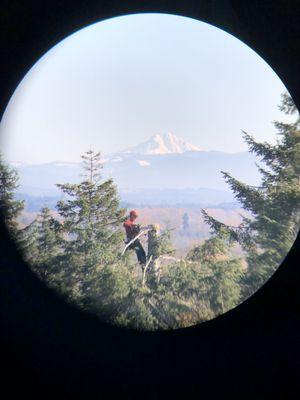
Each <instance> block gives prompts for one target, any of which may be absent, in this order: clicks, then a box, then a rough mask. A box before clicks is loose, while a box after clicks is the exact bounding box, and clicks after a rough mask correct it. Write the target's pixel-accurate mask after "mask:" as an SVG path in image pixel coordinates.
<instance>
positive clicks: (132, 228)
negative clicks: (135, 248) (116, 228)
mask: <svg viewBox="0 0 300 400" xmlns="http://www.w3.org/2000/svg"><path fill="white" fill-rule="evenodd" d="M123 226H124V228H125V231H126V236H127V239H129V240H131V239H133V238H134V237H135V236H136V235H137V231H136V227H137V225H136V224H135V223H134V221H131V220H130V219H127V220H126V221H125V222H124V224H123Z"/></svg>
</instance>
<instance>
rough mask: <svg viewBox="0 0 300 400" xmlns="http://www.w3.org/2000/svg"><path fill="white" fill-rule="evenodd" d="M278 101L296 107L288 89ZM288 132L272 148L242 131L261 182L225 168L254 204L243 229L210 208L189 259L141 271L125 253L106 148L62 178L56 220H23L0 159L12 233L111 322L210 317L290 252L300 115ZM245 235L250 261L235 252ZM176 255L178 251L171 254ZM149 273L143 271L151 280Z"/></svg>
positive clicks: (74, 297) (162, 323)
mask: <svg viewBox="0 0 300 400" xmlns="http://www.w3.org/2000/svg"><path fill="white" fill-rule="evenodd" d="M281 109H282V110H283V111H284V112H286V113H294V112H296V108H295V106H294V104H293V102H292V100H291V98H290V97H289V96H288V95H283V102H282V105H281ZM275 124H276V127H277V129H278V133H279V134H280V135H281V140H280V141H278V143H277V144H276V145H274V146H271V145H270V144H268V143H257V142H255V141H254V139H253V138H252V137H251V136H249V135H247V134H246V133H244V135H245V140H246V142H247V143H248V145H249V149H250V151H252V152H254V153H255V154H256V155H257V156H259V157H260V158H261V159H262V161H263V162H264V163H265V164H266V168H265V169H263V168H262V167H259V169H260V172H261V174H262V184H261V186H260V187H258V188H253V187H250V186H248V185H246V184H244V183H241V182H239V181H237V180H235V179H234V178H233V177H231V176H230V175H228V174H226V173H224V175H225V179H226V180H227V181H228V183H229V185H230V187H231V189H232V190H233V192H234V194H235V197H236V198H237V199H238V200H239V201H240V202H241V203H242V204H243V206H244V208H245V209H246V210H248V211H250V212H251V214H252V216H253V217H252V218H251V219H248V218H245V217H244V218H243V221H242V223H241V225H240V226H238V227H235V228H234V227H230V226H227V225H224V224H222V223H220V222H218V221H216V220H215V219H214V218H212V217H210V216H209V215H208V214H207V213H206V212H205V211H204V210H203V214H204V217H205V219H206V221H207V222H208V223H209V225H210V226H211V228H212V236H211V237H210V238H209V239H207V240H206V241H204V243H202V244H201V245H200V244H199V245H198V246H196V247H194V248H193V249H192V250H191V251H190V252H189V253H188V254H187V255H186V257H185V259H183V260H176V259H174V258H173V261H171V262H169V263H168V264H165V265H163V264H162V266H161V270H160V274H159V279H157V276H156V275H155V274H153V271H151V270H150V271H149V272H147V276H146V277H145V276H142V273H141V269H140V266H139V265H137V263H136V262H135V259H134V258H133V257H131V255H130V252H125V254H124V255H122V250H123V248H124V232H123V229H122V222H123V221H124V219H125V217H126V209H124V208H122V207H121V206H120V199H119V197H118V194H117V188H116V186H115V185H114V183H113V181H112V180H111V179H109V180H106V181H103V180H102V179H101V168H102V163H101V162H100V161H101V159H100V153H94V152H93V151H92V150H90V151H88V152H86V153H85V154H84V155H83V156H82V158H83V167H84V171H85V173H84V174H83V179H82V181H81V182H80V183H79V184H68V183H66V184H58V185H57V186H58V187H59V188H60V190H61V191H62V194H63V195H64V199H62V200H60V201H58V202H57V204H56V209H57V211H58V214H59V218H57V219H56V218H54V217H53V215H52V213H51V211H50V210H49V208H47V207H43V208H42V209H41V210H40V212H39V214H38V216H37V218H36V219H35V220H34V221H33V222H32V223H31V224H29V225H28V226H27V227H26V228H24V229H20V228H18V225H17V222H16V221H17V218H18V216H19V215H20V213H21V212H22V210H23V208H24V202H23V201H20V200H15V196H14V192H15V190H16V188H17V186H18V176H17V173H16V171H15V170H13V169H11V168H9V167H8V166H6V165H5V163H4V162H3V161H1V162H0V182H1V192H0V195H1V202H0V207H1V211H2V215H3V216H4V218H5V221H6V224H7V226H8V228H9V231H10V233H11V235H12V236H13V237H14V239H15V241H16V243H17V245H18V246H19V248H20V249H21V251H22V253H23V254H24V258H25V260H26V261H27V262H28V264H29V265H30V267H31V268H32V270H33V271H35V272H36V273H37V274H38V276H39V277H40V278H41V279H42V280H43V281H45V282H46V283H47V284H48V285H49V286H51V287H53V288H55V289H56V290H58V291H59V292H60V293H61V294H63V296H64V297H65V299H66V300H67V301H71V302H74V303H75V304H77V305H78V306H79V307H80V308H82V309H84V310H86V311H88V312H93V313H95V314H97V315H98V316H99V317H100V318H102V319H104V320H106V321H107V322H110V323H113V324H117V325H121V326H126V327H130V328H136V329H149V330H154V329H170V328H179V327H185V326H190V325H193V324H196V323H199V322H202V321H205V320H207V319H211V318H213V317H215V316H217V315H219V314H221V313H223V312H225V311H227V310H229V309H231V308H233V307H234V306H236V305H237V304H238V303H240V302H241V301H242V300H243V299H244V298H246V297H247V296H249V295H250V294H251V293H253V291H255V290H256V289H257V288H258V287H259V286H260V285H261V284H262V283H263V282H264V281H265V280H266V279H267V278H268V277H269V276H270V275H271V274H272V272H273V271H274V269H275V268H276V267H277V266H278V264H279V263H280V262H281V260H282V259H283V257H284V256H285V255H286V253H287V252H288V250H289V248H290V246H291V244H292V242H293V240H294V238H295V236H296V233H297V230H298V227H299V200H300V189H299V183H300V162H299V161H300V147H299V146H300V140H299V139H300V132H299V117H297V120H296V121H295V122H294V123H292V124H283V123H278V122H277V123H275ZM237 242H238V243H239V244H240V245H241V246H242V248H243V250H244V251H245V254H246V257H247V268H245V267H244V266H243V263H242V260H241V259H240V258H238V257H236V256H233V255H232V253H231V248H232V246H234V245H235V244H236V243H237ZM171 253H172V243H171V242H170V235H169V233H168V232H165V233H164V234H163V235H161V236H160V237H159V239H158V246H157V251H156V255H155V257H157V259H159V258H160V257H163V255H164V254H171ZM171 260H172V257H171ZM145 278H146V279H145Z"/></svg>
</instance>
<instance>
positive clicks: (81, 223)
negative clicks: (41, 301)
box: [57, 150, 125, 306]
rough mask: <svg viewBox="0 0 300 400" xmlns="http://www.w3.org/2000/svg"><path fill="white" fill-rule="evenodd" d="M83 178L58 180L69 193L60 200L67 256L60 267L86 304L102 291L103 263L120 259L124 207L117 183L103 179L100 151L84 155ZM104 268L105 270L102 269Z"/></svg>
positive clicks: (59, 208)
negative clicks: (120, 202) (121, 203)
mask: <svg viewBox="0 0 300 400" xmlns="http://www.w3.org/2000/svg"><path fill="white" fill-rule="evenodd" d="M82 159H83V163H84V169H85V171H86V173H85V174H84V178H85V179H84V180H83V181H82V182H81V183H79V184H68V183H67V184H58V185H57V186H58V187H59V188H60V189H61V190H62V191H63V193H65V194H66V195H67V196H68V199H67V200H61V201H59V202H58V203H57V209H58V212H59V214H60V216H61V217H62V219H63V222H62V232H64V234H65V239H64V243H63V247H64V257H63V258H62V261H61V262H62V263H63V264H62V265H61V268H63V269H65V270H66V271H67V272H66V274H67V275H68V276H69V283H68V285H69V287H73V288H76V290H75V291H73V293H74V294H75V296H76V297H77V299H78V300H79V299H81V300H80V301H82V304H83V305H84V306H87V305H88V304H89V303H93V302H94V301H95V298H96V297H97V298H98V299H99V298H102V299H103V296H101V292H100V291H99V274H100V272H101V271H102V269H103V267H104V266H108V265H110V266H112V265H114V264H115V263H117V264H118V263H120V252H121V249H122V245H123V232H122V231H121V230H120V225H121V222H122V221H123V219H124V217H125V210H123V209H121V208H120V207H119V199H118V197H117V192H116V187H115V186H114V184H113V181H112V180H111V179H109V180H106V181H104V182H101V174H100V170H101V168H102V164H101V158H100V153H94V151H92V150H89V151H87V152H86V153H85V154H84V155H82ZM102 272H103V271H102Z"/></svg>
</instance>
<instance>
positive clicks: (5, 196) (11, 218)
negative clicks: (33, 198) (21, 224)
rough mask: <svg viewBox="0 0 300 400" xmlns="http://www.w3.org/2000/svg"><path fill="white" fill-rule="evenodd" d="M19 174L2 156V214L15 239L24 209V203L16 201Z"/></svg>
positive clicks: (0, 181)
mask: <svg viewBox="0 0 300 400" xmlns="http://www.w3.org/2000/svg"><path fill="white" fill-rule="evenodd" d="M18 180H19V178H18V174H17V171H16V170H15V169H14V168H11V167H9V166H8V165H6V163H5V162H4V161H3V159H2V155H1V154H0V213H1V215H2V218H4V221H5V224H6V226H7V228H8V229H9V232H10V234H11V235H12V236H13V237H14V238H15V239H18V238H17V235H18V223H17V218H18V216H19V215H20V213H21V211H22V210H23V208H24V201H21V200H15V198H14V197H15V191H16V189H17V188H18V186H19V184H18Z"/></svg>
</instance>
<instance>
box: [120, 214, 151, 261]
mask: <svg viewBox="0 0 300 400" xmlns="http://www.w3.org/2000/svg"><path fill="white" fill-rule="evenodd" d="M137 217H138V214H137V212H136V211H135V210H131V211H130V213H129V218H128V219H127V220H126V221H125V222H124V224H123V226H124V228H125V232H126V238H127V240H126V243H127V244H128V243H130V242H131V241H132V240H133V239H134V238H135V237H136V236H137V235H138V234H139V233H140V231H141V227H140V225H139V224H135V220H136V219H137ZM127 249H130V250H135V252H136V256H137V259H138V261H139V263H140V264H141V266H142V268H143V267H144V266H145V264H146V258H147V257H146V253H145V250H144V249H143V246H142V244H141V242H140V240H139V239H138V238H137V239H135V240H134V242H132V243H131V244H130V245H129V246H128V247H127Z"/></svg>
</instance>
